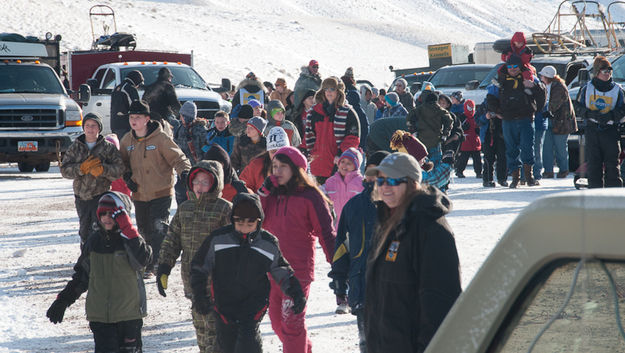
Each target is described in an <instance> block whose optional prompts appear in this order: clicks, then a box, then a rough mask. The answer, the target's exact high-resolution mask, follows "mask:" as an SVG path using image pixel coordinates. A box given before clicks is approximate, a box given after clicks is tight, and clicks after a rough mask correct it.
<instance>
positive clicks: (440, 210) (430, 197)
mask: <svg viewBox="0 0 625 353" xmlns="http://www.w3.org/2000/svg"><path fill="white" fill-rule="evenodd" d="M423 187H424V192H423V193H420V194H418V195H417V196H415V198H414V199H413V200H412V204H411V205H410V208H409V212H408V213H407V216H408V217H412V216H411V215H419V216H424V217H426V218H430V219H438V218H440V217H443V216H445V215H446V214H448V213H449V212H451V210H452V204H451V200H450V199H449V197H447V195H445V194H444V193H442V192H441V191H440V190H439V189H437V188H436V187H434V186H427V187H426V186H423Z"/></svg>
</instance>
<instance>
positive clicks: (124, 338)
mask: <svg viewBox="0 0 625 353" xmlns="http://www.w3.org/2000/svg"><path fill="white" fill-rule="evenodd" d="M131 205H132V204H131V202H130V198H129V197H128V196H127V195H124V194H122V193H119V192H112V191H110V192H106V193H104V195H103V196H102V197H100V199H99V201H98V208H97V217H98V222H97V223H96V226H95V227H94V228H93V230H92V233H91V235H90V236H89V238H88V239H87V242H86V243H85V245H84V248H83V251H82V253H81V254H80V257H79V258H78V262H76V265H75V266H74V274H73V276H72V279H71V280H70V281H69V282H68V283H67V285H66V286H65V288H64V289H63V290H62V291H61V292H60V293H59V294H58V296H57V297H56V300H55V301H54V302H53V303H52V305H51V306H50V308H49V309H48V312H47V313H46V316H47V317H48V318H49V319H50V321H51V322H53V323H55V324H57V323H60V322H62V321H63V316H64V315H65V310H66V309H67V308H68V307H69V306H70V305H72V304H73V303H74V302H75V301H76V300H77V299H78V298H79V297H80V295H81V294H82V293H84V292H85V291H86V292H87V301H86V312H87V320H88V321H89V328H90V329H91V332H93V340H94V342H95V352H96V353H106V352H134V353H141V352H142V346H143V344H142V341H141V328H142V326H143V317H145V316H146V315H147V306H146V295H145V285H144V283H143V278H142V275H141V273H142V271H143V268H144V267H145V266H146V265H147V264H149V263H150V261H151V259H152V248H151V247H150V246H149V245H147V244H146V243H145V241H144V240H143V238H142V237H141V235H139V232H138V231H137V229H136V228H135V227H134V226H133V225H132V222H131V220H130V216H129V215H128V212H130V210H131Z"/></svg>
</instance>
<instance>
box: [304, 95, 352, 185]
mask: <svg viewBox="0 0 625 353" xmlns="http://www.w3.org/2000/svg"><path fill="white" fill-rule="evenodd" d="M323 105H324V103H317V104H316V105H315V106H314V107H313V109H312V111H311V112H310V114H309V115H308V117H307V118H306V124H307V127H306V146H307V148H308V150H309V151H310V173H311V174H312V175H314V176H320V177H326V178H327V177H330V176H331V175H332V169H333V168H334V157H338V156H340V155H341V153H342V152H343V151H345V150H347V149H348V148H350V147H354V148H358V145H359V144H360V122H359V121H358V117H357V116H356V113H355V112H354V110H353V109H351V107H350V106H348V105H340V106H338V108H337V109H336V112H335V113H334V114H332V116H328V113H327V112H326V111H325V109H324V107H323Z"/></svg>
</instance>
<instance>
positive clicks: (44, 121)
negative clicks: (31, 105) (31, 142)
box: [0, 107, 64, 130]
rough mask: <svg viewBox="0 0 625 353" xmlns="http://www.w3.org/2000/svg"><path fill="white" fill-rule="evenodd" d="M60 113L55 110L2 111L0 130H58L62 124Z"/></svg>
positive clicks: (0, 114)
mask: <svg viewBox="0 0 625 353" xmlns="http://www.w3.org/2000/svg"><path fill="white" fill-rule="evenodd" d="M63 120H64V117H63V114H62V111H60V110H56V109H2V108H1V107H0V130H17V129H29V130H45V129H58V128H60V127H62V126H63V124H64V121H63Z"/></svg>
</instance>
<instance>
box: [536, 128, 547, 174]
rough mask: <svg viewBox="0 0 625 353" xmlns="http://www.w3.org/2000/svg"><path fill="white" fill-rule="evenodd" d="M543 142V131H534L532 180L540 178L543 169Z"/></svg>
mask: <svg viewBox="0 0 625 353" xmlns="http://www.w3.org/2000/svg"><path fill="white" fill-rule="evenodd" d="M544 142H545V130H542V129H535V130H534V179H540V178H541V177H542V175H543V174H542V171H543V170H542V169H543V145H544Z"/></svg>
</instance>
